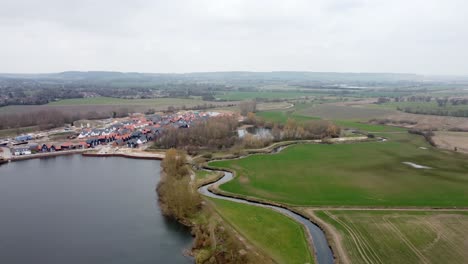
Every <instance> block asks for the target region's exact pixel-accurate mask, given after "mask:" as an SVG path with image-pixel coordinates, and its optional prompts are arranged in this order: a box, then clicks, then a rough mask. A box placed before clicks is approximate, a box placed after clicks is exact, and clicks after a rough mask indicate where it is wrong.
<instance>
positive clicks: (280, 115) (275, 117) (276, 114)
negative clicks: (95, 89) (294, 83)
mask: <svg viewBox="0 0 468 264" xmlns="http://www.w3.org/2000/svg"><path fill="white" fill-rule="evenodd" d="M256 116H258V117H261V118H263V119H264V120H265V121H268V122H275V123H281V124H285V123H286V121H288V119H289V118H291V119H294V120H296V121H298V122H305V121H308V120H314V119H319V118H316V117H310V116H301V115H297V114H294V113H291V112H288V111H264V112H258V113H256Z"/></svg>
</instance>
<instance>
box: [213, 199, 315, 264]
mask: <svg viewBox="0 0 468 264" xmlns="http://www.w3.org/2000/svg"><path fill="white" fill-rule="evenodd" d="M210 200H211V201H212V202H213V203H214V204H215V206H216V210H217V211H218V212H219V213H220V215H221V216H222V217H223V218H224V219H225V220H226V221H228V222H229V223H230V224H231V225H232V226H234V228H235V229H236V230H237V231H238V232H239V233H241V234H242V235H243V236H244V237H245V238H247V239H248V240H249V241H250V242H251V243H252V244H254V245H255V246H256V247H258V248H260V249H261V250H263V251H264V252H266V253H267V254H268V255H269V256H271V257H272V258H273V259H274V260H275V261H276V262H278V263H313V262H314V259H313V257H312V254H311V252H310V249H309V246H308V244H307V240H306V237H305V233H304V230H303V228H302V226H301V225H300V224H299V223H296V222H295V221H294V220H292V219H290V218H288V217H286V216H284V215H282V214H280V213H277V212H275V211H273V210H271V209H266V208H260V207H257V206H252V205H245V204H239V203H235V202H230V201H224V200H219V199H210Z"/></svg>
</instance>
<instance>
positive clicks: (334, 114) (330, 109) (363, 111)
mask: <svg viewBox="0 0 468 264" xmlns="http://www.w3.org/2000/svg"><path fill="white" fill-rule="evenodd" d="M390 113H392V110H387V109H379V108H369V107H352V106H344V105H338V104H333V103H329V104H319V105H314V106H313V107H308V108H304V109H302V110H300V111H298V114H301V115H305V116H317V117H321V118H324V119H339V120H363V121H367V120H369V119H372V118H380V117H383V116H385V115H388V114H390Z"/></svg>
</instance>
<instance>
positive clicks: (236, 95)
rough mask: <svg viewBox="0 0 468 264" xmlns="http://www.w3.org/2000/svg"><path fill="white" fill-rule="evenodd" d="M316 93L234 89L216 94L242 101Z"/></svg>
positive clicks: (227, 98)
mask: <svg viewBox="0 0 468 264" xmlns="http://www.w3.org/2000/svg"><path fill="white" fill-rule="evenodd" d="M314 95H316V94H314V93H310V92H300V91H287V92H279V91H264V92H242V91H232V92H223V93H218V94H216V98H218V99H222V100H229V101H240V100H249V99H256V98H262V99H293V98H300V97H307V96H314Z"/></svg>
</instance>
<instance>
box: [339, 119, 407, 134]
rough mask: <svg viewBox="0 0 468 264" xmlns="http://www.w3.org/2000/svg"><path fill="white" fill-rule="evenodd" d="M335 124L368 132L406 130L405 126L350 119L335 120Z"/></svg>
mask: <svg viewBox="0 0 468 264" xmlns="http://www.w3.org/2000/svg"><path fill="white" fill-rule="evenodd" d="M333 122H334V123H335V124H337V125H338V126H340V127H342V128H353V129H358V130H361V131H366V132H404V131H406V129H405V128H400V127H394V126H384V125H374V124H366V123H360V122H356V121H349V120H333Z"/></svg>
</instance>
